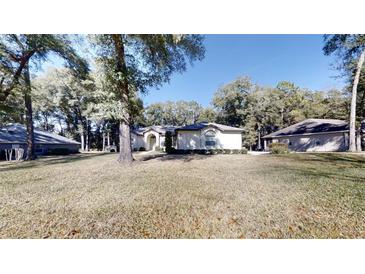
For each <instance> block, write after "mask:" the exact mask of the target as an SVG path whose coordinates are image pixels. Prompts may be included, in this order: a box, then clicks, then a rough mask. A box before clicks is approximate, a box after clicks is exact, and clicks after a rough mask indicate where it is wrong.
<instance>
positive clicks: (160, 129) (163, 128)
mask: <svg viewBox="0 0 365 274" xmlns="http://www.w3.org/2000/svg"><path fill="white" fill-rule="evenodd" d="M176 128H177V127H175V126H150V127H140V128H135V129H133V130H132V133H134V134H137V135H143V134H144V133H145V132H147V131H149V130H154V131H156V132H157V133H160V134H162V135H165V134H166V131H170V132H172V133H174V132H175V129H176Z"/></svg>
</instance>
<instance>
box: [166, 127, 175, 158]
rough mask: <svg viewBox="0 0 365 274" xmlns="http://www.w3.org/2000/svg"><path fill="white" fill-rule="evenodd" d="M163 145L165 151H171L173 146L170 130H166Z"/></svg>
mask: <svg viewBox="0 0 365 274" xmlns="http://www.w3.org/2000/svg"><path fill="white" fill-rule="evenodd" d="M165 147H166V153H172V152H173V149H174V148H173V147H172V134H171V132H170V131H167V132H166V135H165Z"/></svg>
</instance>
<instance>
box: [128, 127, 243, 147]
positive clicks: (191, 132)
mask: <svg viewBox="0 0 365 274" xmlns="http://www.w3.org/2000/svg"><path fill="white" fill-rule="evenodd" d="M167 131H170V132H171V134H172V136H173V147H175V148H176V149H181V150H194V149H241V148H242V132H243V129H241V128H236V127H230V126H225V125H221V124H216V123H198V124H193V125H187V126H183V127H163V126H152V127H147V128H139V129H135V130H133V131H132V147H133V149H135V150H138V149H140V148H141V147H143V148H145V149H146V150H155V149H156V148H157V147H159V148H162V149H163V148H165V134H166V132H167Z"/></svg>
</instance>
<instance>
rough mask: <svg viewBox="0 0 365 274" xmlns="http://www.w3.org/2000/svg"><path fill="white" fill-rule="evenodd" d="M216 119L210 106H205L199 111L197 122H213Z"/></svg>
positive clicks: (215, 114)
mask: <svg viewBox="0 0 365 274" xmlns="http://www.w3.org/2000/svg"><path fill="white" fill-rule="evenodd" d="M216 120H217V113H216V111H215V110H214V109H213V108H211V107H207V108H204V109H203V110H202V111H201V113H200V115H199V117H198V120H197V122H208V123H215V122H216Z"/></svg>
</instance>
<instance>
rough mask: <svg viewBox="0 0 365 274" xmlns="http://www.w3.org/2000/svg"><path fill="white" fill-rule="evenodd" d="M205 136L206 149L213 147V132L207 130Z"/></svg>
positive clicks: (214, 142)
mask: <svg viewBox="0 0 365 274" xmlns="http://www.w3.org/2000/svg"><path fill="white" fill-rule="evenodd" d="M204 136H205V146H206V147H215V144H216V141H215V132H214V131H213V130H208V131H207V132H205V133H204Z"/></svg>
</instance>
